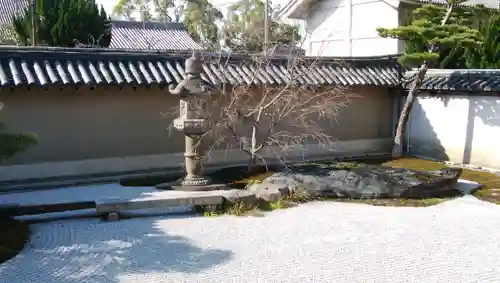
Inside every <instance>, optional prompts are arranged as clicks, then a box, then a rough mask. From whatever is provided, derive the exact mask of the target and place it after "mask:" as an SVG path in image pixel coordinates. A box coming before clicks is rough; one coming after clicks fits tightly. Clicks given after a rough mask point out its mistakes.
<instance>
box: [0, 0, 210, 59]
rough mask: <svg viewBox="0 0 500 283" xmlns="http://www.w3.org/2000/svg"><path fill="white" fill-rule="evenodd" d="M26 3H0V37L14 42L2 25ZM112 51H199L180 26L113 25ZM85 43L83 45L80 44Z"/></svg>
mask: <svg viewBox="0 0 500 283" xmlns="http://www.w3.org/2000/svg"><path fill="white" fill-rule="evenodd" d="M28 4H29V0H0V36H2V38H7V39H11V40H12V41H13V42H15V33H13V32H12V31H11V30H9V29H5V28H1V27H2V26H6V25H11V24H12V19H13V17H14V16H15V15H16V14H19V13H21V12H23V11H24V9H26V8H27V7H28ZM111 23H112V30H111V45H110V46H109V48H112V49H129V50H193V49H195V50H201V49H202V47H201V46H200V45H198V44H197V43H196V42H195V41H194V40H193V39H192V38H191V37H190V36H189V34H188V33H187V30H186V28H185V26H184V25H183V24H182V23H159V22H135V21H115V20H113V21H112V22H111ZM82 43H85V42H82Z"/></svg>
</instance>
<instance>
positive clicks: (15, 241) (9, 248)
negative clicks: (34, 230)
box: [0, 217, 30, 264]
mask: <svg viewBox="0 0 500 283" xmlns="http://www.w3.org/2000/svg"><path fill="white" fill-rule="evenodd" d="M0 231H1V232H0V264H1V263H2V262H5V261H7V260H9V259H11V258H13V257H15V256H16V255H17V254H18V253H19V252H20V251H21V250H22V249H23V248H24V245H25V244H26V243H27V242H28V239H29V234H30V233H29V226H28V224H26V223H23V222H21V221H17V220H14V219H12V218H7V217H0Z"/></svg>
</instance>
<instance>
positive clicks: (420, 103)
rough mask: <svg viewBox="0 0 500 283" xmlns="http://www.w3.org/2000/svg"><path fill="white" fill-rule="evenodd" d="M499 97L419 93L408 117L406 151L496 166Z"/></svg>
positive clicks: (498, 162) (499, 153) (499, 136)
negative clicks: (425, 94) (427, 94)
mask: <svg viewBox="0 0 500 283" xmlns="http://www.w3.org/2000/svg"><path fill="white" fill-rule="evenodd" d="M499 141H500V97H494V96H437V97H430V96H420V97H419V98H418V99H417V101H416V103H415V105H414V107H413V109H412V114H411V116H410V123H409V145H410V153H412V154H415V155H421V156H425V157H431V158H437V159H441V160H449V161H453V162H460V163H465V164H473V165H479V166H484V167H489V168H497V169H498V168H500V147H499Z"/></svg>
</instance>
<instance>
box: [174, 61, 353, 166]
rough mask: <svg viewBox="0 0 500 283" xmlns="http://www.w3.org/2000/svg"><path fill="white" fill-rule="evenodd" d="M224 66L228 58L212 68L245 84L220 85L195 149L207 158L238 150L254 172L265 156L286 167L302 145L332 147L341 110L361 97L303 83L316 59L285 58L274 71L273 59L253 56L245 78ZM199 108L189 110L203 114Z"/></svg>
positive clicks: (340, 90) (212, 99)
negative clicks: (220, 151) (203, 149)
mask: <svg viewBox="0 0 500 283" xmlns="http://www.w3.org/2000/svg"><path fill="white" fill-rule="evenodd" d="M281 59H283V58H281ZM212 60H213V59H212ZM280 61H281V62H283V61H286V58H285V60H280ZM227 62H229V58H225V59H222V58H219V59H217V60H215V62H214V60H213V61H212V64H213V63H216V64H218V65H219V69H220V70H221V71H224V72H230V73H231V74H232V76H240V77H239V79H240V80H242V81H245V82H246V83H245V84H237V83H234V84H231V85H223V86H222V87H221V88H220V89H218V92H217V93H218V94H217V95H214V96H213V97H211V101H210V103H208V109H206V110H205V115H206V116H207V118H208V120H209V123H210V125H211V126H210V129H209V131H208V132H207V133H206V134H204V135H203V136H202V138H201V139H200V141H199V142H198V145H197V146H201V145H202V144H203V146H204V147H206V149H208V151H207V156H209V155H210V152H211V151H212V150H213V149H215V148H219V149H221V148H225V149H226V150H228V151H229V150H233V149H237V150H241V151H242V152H245V153H246V154H247V155H248V158H249V167H253V166H254V165H257V164H258V163H261V164H263V165H266V166H267V164H266V158H267V157H269V154H272V155H274V158H276V159H278V160H279V161H281V162H283V164H284V161H285V159H286V154H287V152H288V151H289V150H290V149H292V150H297V149H299V150H300V149H301V148H303V147H304V146H306V145H311V144H314V145H319V146H322V147H323V148H324V149H327V150H331V149H332V148H333V147H334V146H335V142H336V138H335V137H334V136H333V135H332V126H333V125H334V124H336V123H337V116H338V115H339V111H340V110H341V109H342V108H345V107H347V106H348V105H349V103H350V101H351V100H352V99H353V98H355V97H360V96H359V95H358V94H356V93H355V92H352V91H349V90H348V89H346V88H342V87H338V86H331V85H330V86H319V85H311V84H306V83H305V82H306V81H305V80H303V77H304V74H305V73H311V72H312V69H313V68H315V67H316V66H317V64H318V60H317V59H304V58H301V57H293V58H288V64H287V66H282V68H279V69H280V70H278V69H277V68H275V66H276V65H275V64H272V63H275V62H273V59H272V58H268V57H266V56H261V57H258V58H257V57H254V60H253V62H252V64H248V63H246V65H245V68H244V69H246V70H248V71H247V72H246V74H243V73H240V72H236V71H235V70H234V67H233V66H231V65H230V64H228V63H227ZM263 69H273V70H274V71H273V73H274V74H275V75H278V74H279V75H278V76H279V77H274V78H273V77H266V75H264V73H262V72H261V70H263ZM262 81H268V82H269V83H267V84H264V83H262ZM202 104H203V103H196V104H195V105H194V106H193V108H194V109H196V107H199V108H198V109H200V111H201V108H202ZM193 108H192V109H193ZM195 111H196V110H195ZM177 113H178V112H177ZM200 114H201V113H200ZM176 115H177V114H176ZM266 149H267V150H266Z"/></svg>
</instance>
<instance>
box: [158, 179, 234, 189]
mask: <svg viewBox="0 0 500 283" xmlns="http://www.w3.org/2000/svg"><path fill="white" fill-rule="evenodd" d="M192 181H193V180H185V179H182V180H179V181H177V182H171V183H162V184H158V185H156V186H155V187H156V189H159V190H166V191H185V192H203V191H218V190H228V189H229V187H228V186H227V185H226V184H222V183H211V182H210V181H211V180H208V182H207V183H204V182H202V181H201V180H197V181H198V182H192Z"/></svg>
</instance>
